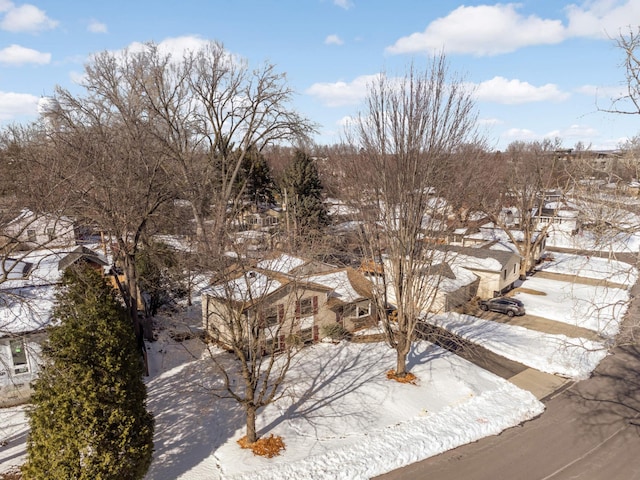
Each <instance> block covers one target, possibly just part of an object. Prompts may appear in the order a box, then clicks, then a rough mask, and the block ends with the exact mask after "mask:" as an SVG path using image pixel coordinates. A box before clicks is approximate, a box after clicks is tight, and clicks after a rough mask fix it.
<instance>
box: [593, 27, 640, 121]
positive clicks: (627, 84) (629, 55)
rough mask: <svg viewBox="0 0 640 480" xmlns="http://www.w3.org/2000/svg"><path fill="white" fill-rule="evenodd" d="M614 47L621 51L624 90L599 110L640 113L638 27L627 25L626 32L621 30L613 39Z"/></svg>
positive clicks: (617, 112)
mask: <svg viewBox="0 0 640 480" xmlns="http://www.w3.org/2000/svg"><path fill="white" fill-rule="evenodd" d="M614 41H615V45H616V47H617V48H618V49H619V50H621V51H622V55H623V61H622V65H621V66H622V67H623V68H624V71H625V79H624V88H625V92H624V93H623V94H622V95H619V96H618V97H615V98H612V99H611V104H610V106H609V107H608V108H600V110H601V111H604V112H609V113H616V114H622V115H638V114H640V58H638V48H639V47H640V28H638V27H632V26H629V28H628V30H627V31H626V32H623V31H621V32H620V33H619V35H618V37H617V38H616V39H615V40H614Z"/></svg>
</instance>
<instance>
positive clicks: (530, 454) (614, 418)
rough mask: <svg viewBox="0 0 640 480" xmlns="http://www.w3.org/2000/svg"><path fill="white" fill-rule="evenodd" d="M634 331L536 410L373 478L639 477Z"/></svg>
mask: <svg viewBox="0 0 640 480" xmlns="http://www.w3.org/2000/svg"><path fill="white" fill-rule="evenodd" d="M632 294H633V295H634V300H633V301H632V304H631V306H630V308H629V312H628V315H627V318H626V320H625V322H624V327H623V328H625V329H627V331H629V330H628V329H630V328H632V326H633V325H640V298H639V297H640V286H639V285H638V284H636V286H635V287H634V288H633V290H632ZM633 333H634V335H633V337H635V338H636V339H639V338H640V332H638V330H637V329H636V330H634V331H633ZM633 337H632V336H631V335H623V336H621V345H620V346H618V347H616V348H614V349H613V350H612V354H611V355H609V356H608V357H606V358H605V359H604V360H603V361H602V362H601V363H600V365H599V366H598V368H597V369H596V371H595V372H594V374H593V375H592V377H591V378H590V379H588V380H584V381H582V382H578V383H576V384H573V385H572V386H571V387H570V388H568V389H566V390H563V391H561V392H559V393H557V394H556V395H555V396H551V397H550V399H549V400H548V401H546V402H545V404H546V407H547V408H546V411H545V412H544V413H543V414H542V415H541V416H540V417H538V418H536V419H534V420H531V421H529V422H527V423H525V424H523V425H521V426H519V427H514V428H511V429H509V430H506V431H504V432H502V433H501V434H500V435H498V436H493V437H487V438H484V439H482V440H480V441H478V442H476V443H472V444H469V445H464V446H462V447H459V448H457V449H455V450H451V451H449V452H445V453H443V454H441V455H438V456H436V457H432V458H429V459H427V460H424V461H422V462H419V463H415V464H413V465H409V466H407V467H405V468H402V469H399V470H395V471H393V472H390V473H388V474H386V475H382V476H380V477H376V478H379V479H385V480H420V479H429V480H501V479H505V480H550V479H553V480H569V479H584V480H636V479H637V480H640V341H637V340H636V341H633ZM629 339H631V340H629ZM622 340H624V342H623V341H622Z"/></svg>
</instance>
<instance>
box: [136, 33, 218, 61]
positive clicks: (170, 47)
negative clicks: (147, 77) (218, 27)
mask: <svg viewBox="0 0 640 480" xmlns="http://www.w3.org/2000/svg"><path fill="white" fill-rule="evenodd" d="M208 43H209V40H205V39H203V38H201V37H198V36H195V35H185V36H182V37H170V38H165V39H164V40H162V41H161V42H160V43H158V50H159V51H160V53H162V54H165V55H171V56H172V57H176V58H182V56H183V55H184V54H185V52H188V51H191V52H195V51H198V50H200V49H201V48H203V47H204V46H205V45H207V44H208ZM146 48H147V45H146V44H145V43H140V42H133V43H132V44H130V45H129V47H128V49H129V51H131V52H140V51H143V50H145V49H146Z"/></svg>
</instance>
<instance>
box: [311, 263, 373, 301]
mask: <svg viewBox="0 0 640 480" xmlns="http://www.w3.org/2000/svg"><path fill="white" fill-rule="evenodd" d="M304 280H305V281H307V282H310V283H315V284H318V285H322V286H324V287H327V288H330V289H331V293H330V295H329V296H330V297H335V298H337V299H339V300H340V301H342V302H344V303H352V302H355V301H357V300H360V299H362V298H363V295H362V294H360V293H359V292H358V291H357V290H356V287H355V286H354V285H353V283H352V282H351V278H349V272H348V270H347V269H343V270H339V271H335V272H327V273H323V274H318V275H311V276H309V277H305V279H304Z"/></svg>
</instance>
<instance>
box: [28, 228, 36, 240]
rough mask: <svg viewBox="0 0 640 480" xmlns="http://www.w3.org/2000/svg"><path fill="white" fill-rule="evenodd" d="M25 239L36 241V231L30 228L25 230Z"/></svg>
mask: <svg viewBox="0 0 640 480" xmlns="http://www.w3.org/2000/svg"><path fill="white" fill-rule="evenodd" d="M27 239H28V240H29V241H30V242H35V241H36V231H35V230H32V229H29V230H27Z"/></svg>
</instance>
